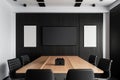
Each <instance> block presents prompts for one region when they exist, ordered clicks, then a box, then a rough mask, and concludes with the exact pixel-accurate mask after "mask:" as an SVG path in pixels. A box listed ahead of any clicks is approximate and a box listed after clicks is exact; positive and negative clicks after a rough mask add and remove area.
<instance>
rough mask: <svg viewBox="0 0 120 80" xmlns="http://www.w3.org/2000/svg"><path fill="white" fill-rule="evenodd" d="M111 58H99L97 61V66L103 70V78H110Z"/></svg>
mask: <svg viewBox="0 0 120 80" xmlns="http://www.w3.org/2000/svg"><path fill="white" fill-rule="evenodd" d="M112 62H113V61H112V60H110V59H104V58H101V59H100V61H99V63H98V66H97V67H98V68H100V69H102V70H103V71H104V73H103V75H102V77H103V78H110V77H111V64H112Z"/></svg>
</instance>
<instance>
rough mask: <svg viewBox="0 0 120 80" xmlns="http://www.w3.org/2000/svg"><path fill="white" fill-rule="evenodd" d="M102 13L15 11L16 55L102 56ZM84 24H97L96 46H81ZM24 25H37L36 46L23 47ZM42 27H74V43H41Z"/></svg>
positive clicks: (32, 56)
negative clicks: (75, 37)
mask: <svg viewBox="0 0 120 80" xmlns="http://www.w3.org/2000/svg"><path fill="white" fill-rule="evenodd" d="M102 19H103V15H102V14H99V13H96V14H78V13H17V14H16V56H17V57H20V56H21V55H24V54H28V55H29V56H30V57H31V58H32V60H33V59H35V58H37V57H39V56H42V55H79V56H81V57H82V58H84V59H86V60H87V58H88V56H89V54H95V55H97V56H100V57H102V52H103V51H102V27H103V26H102V25H103V20H102ZM84 24H89V25H91V24H92V25H93V24H94V25H97V26H98V30H97V31H98V32H97V33H98V34H97V35H98V37H97V42H98V43H97V45H98V46H97V48H83V26H84ZM24 25H37V47H36V48H30V47H28V48H25V47H24V33H23V32H24ZM43 27H76V28H77V30H76V33H77V35H76V36H77V39H76V40H77V41H76V43H77V44H76V45H43V41H42V40H43V31H42V29H43Z"/></svg>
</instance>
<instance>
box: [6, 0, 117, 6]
mask: <svg viewBox="0 0 120 80" xmlns="http://www.w3.org/2000/svg"><path fill="white" fill-rule="evenodd" d="M7 1H8V2H9V3H10V4H11V5H13V6H15V7H17V6H18V7H19V6H22V5H23V4H24V3H25V4H27V7H39V6H38V2H37V1H36V0H17V1H14V0H7ZM115 1H117V0H103V1H100V0H83V2H82V4H81V6H82V7H83V6H84V7H86V6H91V5H92V4H96V6H100V7H107V6H109V5H111V4H112V3H114V2H115ZM44 3H45V5H46V7H74V4H75V0H44Z"/></svg>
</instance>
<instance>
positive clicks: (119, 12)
mask: <svg viewBox="0 0 120 80" xmlns="http://www.w3.org/2000/svg"><path fill="white" fill-rule="evenodd" d="M119 42H120V5H118V6H116V7H115V8H113V9H112V10H111V11H110V58H111V59H112V60H113V63H112V67H111V71H112V76H113V77H117V78H119V79H120V76H119V74H120V43H119Z"/></svg>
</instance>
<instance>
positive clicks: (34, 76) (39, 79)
mask: <svg viewBox="0 0 120 80" xmlns="http://www.w3.org/2000/svg"><path fill="white" fill-rule="evenodd" d="M25 80H54V74H53V73H52V71H51V70H50V69H29V70H27V72H26V78H25Z"/></svg>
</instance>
